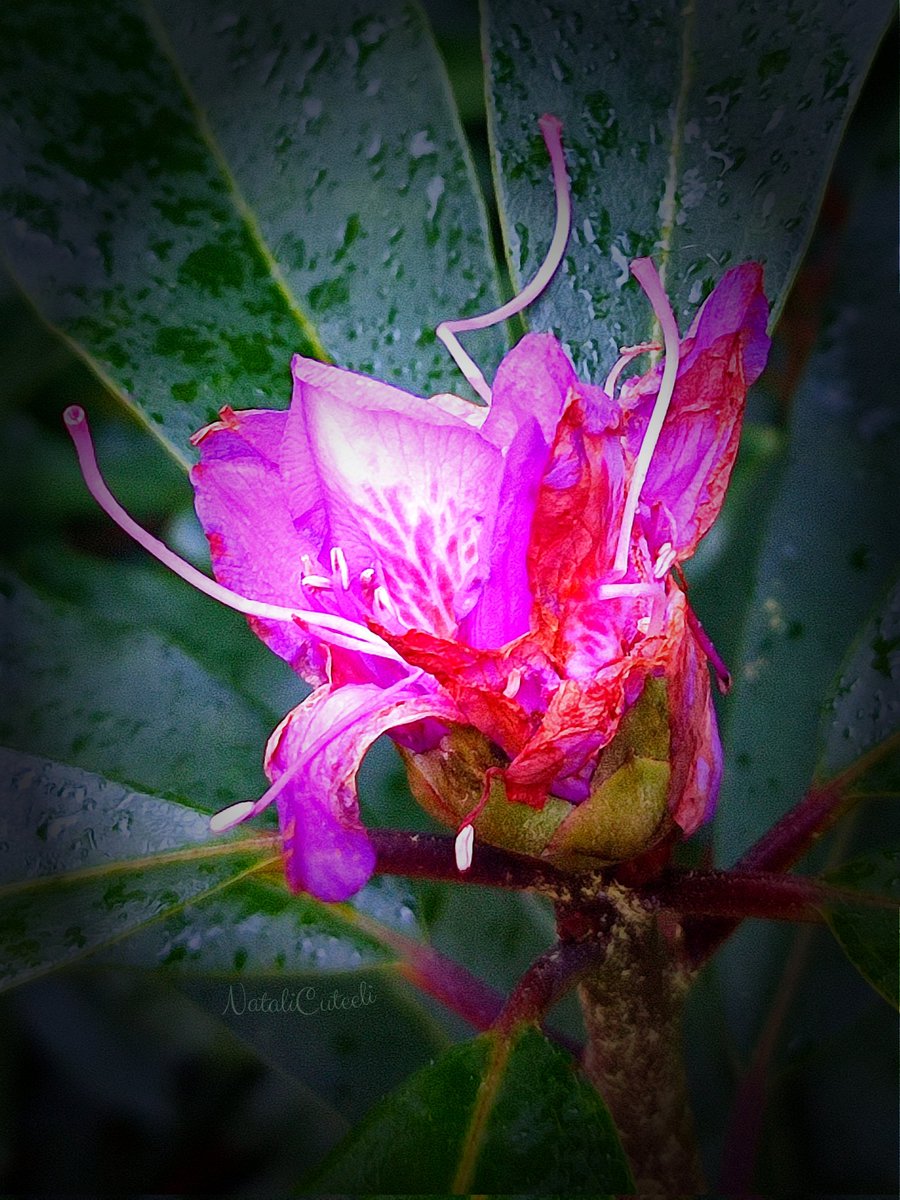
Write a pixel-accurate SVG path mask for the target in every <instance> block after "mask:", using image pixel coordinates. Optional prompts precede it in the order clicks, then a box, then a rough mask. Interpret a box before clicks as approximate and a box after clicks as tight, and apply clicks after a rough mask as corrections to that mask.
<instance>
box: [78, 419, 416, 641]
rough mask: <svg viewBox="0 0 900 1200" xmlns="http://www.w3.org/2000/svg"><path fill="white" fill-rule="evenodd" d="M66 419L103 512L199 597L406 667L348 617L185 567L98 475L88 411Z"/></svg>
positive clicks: (80, 462) (84, 474)
mask: <svg viewBox="0 0 900 1200" xmlns="http://www.w3.org/2000/svg"><path fill="white" fill-rule="evenodd" d="M63 420H64V421H65V424H66V428H67V429H68V431H69V433H70V435H71V437H72V441H73V442H74V443H75V450H76V451H77V454H78V465H79V466H80V467H81V473H82V475H83V476H84V482H85V484H86V485H87V489H88V491H89V492H90V493H91V495H92V496H93V497H94V499H95V500H96V501H97V503H98V504H99V505H100V507H101V508H102V509H103V511H104V512H105V513H106V514H107V515H108V516H109V517H111V518H112V519H113V521H115V523H116V524H117V525H118V526H119V528H120V529H123V530H124V531H125V532H126V533H127V534H128V535H129V537H132V538H134V540H135V541H136V542H137V543H138V545H139V546H143V548H144V549H145V550H146V551H148V553H150V554H152V555H153V557H154V558H158V559H159V561H160V562H161V563H163V564H164V565H165V566H167V567H168V568H169V570H170V571H174V572H175V574H176V575H180V576H181V578H182V579H184V580H185V582H187V583H189V584H191V586H192V587H195V588H196V589H197V590H198V591H199V592H203V593H204V594H205V595H207V596H211V597H212V599H213V600H218V601H219V603H220V604H224V605H226V606H227V607H228V608H233V609H234V610H235V611H236V612H239V613H243V614H244V615H245V616H248V617H261V618H262V619H263V620H265V621H279V622H284V623H286V624H291V623H294V624H296V623H297V622H298V621H299V622H302V623H303V624H304V625H309V626H311V627H312V628H313V629H315V630H316V632H317V634H318V636H319V637H321V638H322V640H323V641H326V642H331V643H333V644H334V645H336V646H344V647H346V648H347V649H350V650H357V651H358V652H359V653H360V654H374V655H376V656H377V657H378V658H390V659H393V660H394V661H396V662H403V659H402V658H401V656H400V655H399V654H398V653H397V651H396V650H394V649H393V647H391V646H389V645H388V644H387V642H386V641H384V639H383V638H380V637H378V635H377V634H375V633H372V631H371V630H369V629H367V628H366V627H365V625H360V624H358V622H356V621H350V620H348V619H347V618H346V617H338V616H333V615H332V614H331V613H320V612H312V611H310V610H309V609H301V608H286V607H284V606H283V605H280V604H267V603H265V602H264V601H262V600H250V599H248V597H246V596H241V595H239V594H238V593H237V592H233V591H231V589H230V588H227V587H223V585H222V584H221V583H217V582H216V581H215V580H214V579H210V578H209V576H208V575H204V574H203V572H202V571H198V570H197V568H196V567H194V566H192V565H191V564H190V563H189V562H185V560H184V559H183V558H180V557H179V556H178V555H177V554H175V552H174V551H172V550H170V549H169V547H168V546H167V545H165V543H164V542H161V541H160V540H159V538H155V537H154V536H153V535H152V534H150V533H148V532H147V531H146V529H142V528H141V526H140V525H138V523H137V521H135V520H134V519H133V518H132V517H130V516H129V515H128V513H127V512H126V511H125V509H124V508H123V507H122V505H121V504H120V503H119V502H118V500H116V498H115V496H114V495H113V494H112V492H111V491H110V490H109V488H108V487H107V486H106V482H105V481H104V479H103V476H102V475H101V474H100V468H99V467H98V465H97V456H96V454H95V453H94V444H93V442H92V440H91V432H90V429H89V427H88V423H87V417H86V415H85V412H84V409H83V408H81V407H80V406H79V405H77V404H71V405H70V406H69V407H68V408H67V409H66V410H65V412H64V413H63Z"/></svg>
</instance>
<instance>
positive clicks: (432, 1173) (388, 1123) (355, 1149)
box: [303, 1029, 633, 1195]
mask: <svg viewBox="0 0 900 1200" xmlns="http://www.w3.org/2000/svg"><path fill="white" fill-rule="evenodd" d="M538 1081H539V1086H536V1085H537V1084H538ZM380 1189H387V1190H390V1191H391V1192H417V1191H421V1192H428V1193H435V1192H440V1193H447V1192H449V1191H452V1192H453V1193H454V1194H464V1193H466V1192H470V1191H471V1192H483V1193H504V1192H517V1191H521V1192H528V1193H529V1194H534V1193H540V1192H541V1191H545V1192H551V1193H555V1192H564V1193H567V1194H570V1195H579V1194H584V1193H590V1194H592V1195H597V1193H598V1192H601V1191H608V1192H610V1193H614V1192H616V1193H622V1192H630V1191H631V1190H632V1189H633V1183H632V1180H631V1176H630V1172H629V1169H628V1165H627V1162H626V1160H625V1156H624V1154H623V1152H622V1149H621V1146H620V1144H619V1139H618V1135H617V1134H616V1131H615V1128H614V1127H613V1124H612V1121H611V1119H610V1116H609V1113H608V1112H607V1110H606V1107H605V1105H604V1104H603V1101H602V1100H601V1099H600V1096H599V1095H598V1093H597V1092H596V1091H595V1090H594V1089H593V1088H592V1087H591V1085H590V1084H589V1083H587V1081H586V1080H585V1079H583V1078H582V1076H581V1075H580V1074H579V1072H578V1070H577V1068H576V1067H575V1066H574V1064H573V1063H572V1061H571V1059H570V1058H569V1057H568V1055H566V1054H564V1053H563V1052H562V1051H560V1050H558V1049H556V1048H555V1047H553V1046H552V1045H551V1044H550V1043H549V1042H548V1041H547V1040H546V1039H545V1038H544V1037H543V1036H542V1035H541V1034H539V1033H538V1032H537V1031H536V1030H534V1029H527V1030H526V1031H524V1032H519V1033H518V1034H517V1035H514V1036H513V1038H512V1039H510V1040H509V1041H507V1040H506V1039H504V1038H502V1037H500V1036H499V1035H496V1034H486V1035H484V1036H483V1037H480V1038H477V1039H476V1040H475V1041H473V1042H469V1043H467V1044H465V1045H462V1046H456V1047H454V1048H453V1049H452V1050H451V1051H449V1053H447V1054H445V1055H444V1056H443V1057H442V1058H441V1059H439V1060H438V1061H437V1062H436V1063H435V1064H434V1065H433V1066H430V1067H426V1068H425V1070H423V1071H420V1072H419V1074H418V1075H416V1076H414V1077H413V1078H412V1079H410V1080H408V1081H407V1083H405V1084H404V1085H403V1086H402V1087H400V1088H398V1089H397V1091H395V1092H394V1093H393V1094H392V1095H390V1096H388V1097H386V1099H385V1100H383V1101H382V1102H381V1103H380V1104H379V1105H377V1106H376V1108H375V1109H374V1110H373V1111H372V1112H371V1113H370V1114H369V1116H368V1117H367V1118H366V1120H365V1121H364V1122H363V1123H362V1125H361V1126H360V1127H359V1128H358V1129H357V1130H355V1131H354V1132H353V1133H351V1134H350V1135H349V1137H348V1138H347V1139H346V1140H345V1141H344V1142H343V1143H341V1145H340V1146H338V1147H337V1149H336V1150H335V1151H334V1152H333V1153H332V1154H331V1155H330V1156H329V1158H328V1159H327V1160H326V1162H325V1164H324V1166H323V1167H322V1169H321V1170H320V1171H318V1172H317V1173H316V1174H315V1176H314V1177H313V1178H312V1179H310V1180H307V1181H305V1185H304V1188H303V1190H310V1191H318V1192H335V1191H338V1190H350V1191H353V1190H356V1191H377V1190H380Z"/></svg>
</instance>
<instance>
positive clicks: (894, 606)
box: [817, 583, 900, 796]
mask: <svg viewBox="0 0 900 1200" xmlns="http://www.w3.org/2000/svg"><path fill="white" fill-rule="evenodd" d="M820 741H821V744H822V753H821V757H820V759H819V765H818V772H817V773H818V774H819V775H820V776H821V777H822V778H823V779H830V778H832V777H833V776H835V775H840V774H841V773H842V772H844V771H846V770H848V769H852V768H858V767H859V766H860V765H861V764H862V763H863V762H866V761H872V767H871V768H870V769H868V770H866V771H865V772H864V774H863V776H862V777H861V778H859V779H856V778H854V780H853V782H852V784H851V785H850V786H851V788H852V790H853V792H854V793H862V794H866V793H876V794H877V793H885V792H888V793H893V794H895V795H897V796H900V583H896V584H895V585H894V586H893V588H892V589H891V591H890V593H889V594H888V596H887V597H886V599H885V600H884V602H883V604H881V605H880V606H879V608H878V610H877V611H876V613H875V615H874V616H873V617H872V619H871V620H870V621H869V622H868V623H867V624H866V626H865V628H864V629H863V631H862V633H861V634H860V635H859V637H858V638H857V640H856V642H855V643H854V645H853V647H852V648H851V651H850V654H849V656H848V659H847V661H846V662H845V664H844V666H843V668H842V669H841V672H840V675H839V677H838V681H837V686H836V688H835V691H834V695H833V696H832V698H831V700H830V701H829V703H828V705H827V706H826V709H825V712H824V714H823V717H822V724H821V729H820Z"/></svg>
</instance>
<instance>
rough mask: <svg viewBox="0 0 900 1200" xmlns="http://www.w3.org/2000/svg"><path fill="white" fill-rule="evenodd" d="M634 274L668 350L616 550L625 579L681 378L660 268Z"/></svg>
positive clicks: (636, 265)
mask: <svg viewBox="0 0 900 1200" xmlns="http://www.w3.org/2000/svg"><path fill="white" fill-rule="evenodd" d="M631 273H632V275H633V276H634V277H635V279H636V280H637V281H638V283H639V284H640V285H641V287H642V288H643V289H644V291H645V293H646V295H647V299H648V300H649V301H650V303H651V305H652V306H653V311H654V313H655V314H656V319H657V320H658V321H659V323H660V326H661V327H662V331H663V340H664V342H665V348H666V362H665V366H664V367H663V375H662V380H661V382H660V385H659V395H658V396H657V397H656V403H655V404H654V405H653V412H652V413H651V414H650V420H649V421H648V423H647V430H646V432H645V434H644V440H643V442H642V443H641V449H640V452H639V453H638V457H637V462H636V463H635V465H634V473H633V474H632V476H631V485H630V487H629V489H628V498H627V500H626V501H625V512H624V514H623V517H622V528H621V529H620V530H619V541H618V544H617V546H616V558H615V564H614V571H615V573H616V574H617V575H624V574H625V571H626V570H627V568H628V549H629V546H630V544H631V530H632V527H633V526H634V515H635V513H636V512H637V506H638V501H639V500H640V498H641V489H642V488H643V486H644V480H645V479H646V478H647V472H648V470H649V469H650V460H651V458H652V457H653V451H654V450H655V449H656V443H657V441H658V440H659V434H660V430H661V429H662V424H663V421H664V420H665V417H666V413H667V412H668V409H669V401H670V400H671V399H672V392H673V391H674V390H675V377H676V375H677V374H678V350H679V346H678V325H677V324H676V321H675V314H674V313H673V312H672V306H671V305H670V304H669V299H668V297H667V296H666V293H665V290H664V289H663V285H662V280H661V279H660V277H659V274H658V273H657V270H656V267H654V265H653V262H652V260H651V259H649V258H636V259H635V260H634V262H633V263H632V264H631Z"/></svg>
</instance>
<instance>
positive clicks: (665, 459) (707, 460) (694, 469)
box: [621, 263, 769, 560]
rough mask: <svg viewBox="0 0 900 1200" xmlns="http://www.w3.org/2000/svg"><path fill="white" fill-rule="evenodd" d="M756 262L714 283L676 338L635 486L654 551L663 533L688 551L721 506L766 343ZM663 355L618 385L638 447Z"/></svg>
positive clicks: (632, 442) (633, 448)
mask: <svg viewBox="0 0 900 1200" xmlns="http://www.w3.org/2000/svg"><path fill="white" fill-rule="evenodd" d="M767 316H768V305H767V303H766V298H765V295H764V293H763V290H762V268H761V267H760V266H759V265H758V264H756V263H745V264H744V265H743V266H741V267H737V268H735V269H733V270H731V271H729V272H728V273H727V274H726V275H725V276H724V277H723V278H722V280H721V282H720V283H719V284H718V286H717V287H716V288H715V290H714V291H713V292H712V293H711V295H710V296H709V298H708V299H707V301H706V303H705V304H704V306H703V308H702V309H701V311H700V312H699V313H698V315H697V317H696V318H695V320H694V323H693V325H692V327H691V335H689V337H688V338H686V339H685V341H684V342H683V343H682V353H681V359H680V362H679V367H678V376H677V381H676V384H675V391H674V393H673V396H672V401H671V404H670V406H669V411H668V413H667V415H666V420H665V423H664V425H663V427H662V431H661V433H660V437H659V441H658V443H657V445H656V449H655V452H654V455H653V459H652V461H651V463H650V469H649V471H648V473H647V478H646V481H645V483H644V487H643V491H642V494H641V509H640V512H641V517H640V522H641V525H642V528H643V531H644V533H645V535H646V536H647V538H648V541H649V542H650V545H651V551H653V552H654V553H655V551H656V550H658V549H659V546H661V545H662V543H663V542H665V541H669V542H671V544H672V546H673V547H674V549H675V551H676V554H677V558H678V559H679V560H683V559H685V558H688V557H690V555H691V554H693V552H694V550H695V549H696V546H697V543H698V542H699V541H700V539H701V538H702V537H703V536H704V535H705V534H706V532H707V531H708V530H709V528H710V526H711V525H712V523H713V521H714V520H715V518H716V516H717V515H718V513H719V510H720V508H721V507H722V502H723V500H724V497H725V489H726V487H727V486H728V479H729V476H730V475H731V469H732V466H733V465H734V459H735V456H736V454H737V448H738V442H739V439H740V427H741V420H742V417H743V411H744V402H745V399H746V395H747V390H748V388H749V387H750V385H751V384H752V383H753V382H754V381H755V380H756V379H757V377H758V376H759V374H760V372H761V370H762V368H763V366H764V365H765V360H766V356H767V354H768V349H769V339H768V337H767V336H766V332H765V326H766V320H767ZM660 378H661V365H660V366H657V367H656V368H655V369H654V370H653V371H650V372H648V373H647V374H646V375H644V376H642V377H641V378H640V379H637V380H629V381H628V382H627V383H626V384H624V385H623V387H622V393H621V402H622V406H623V408H624V410H625V418H626V441H627V445H628V450H629V455H630V458H631V459H632V460H634V459H635V458H636V457H637V454H638V451H639V449H640V445H641V441H642V440H643V436H644V431H645V429H646V426H647V422H648V420H649V417H650V413H651V411H652V408H653V403H654V401H655V399H656V395H657V392H658V390H659V381H660Z"/></svg>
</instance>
